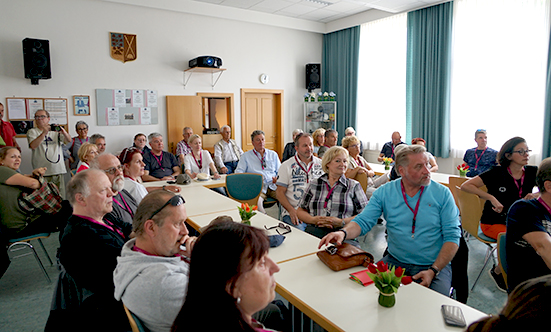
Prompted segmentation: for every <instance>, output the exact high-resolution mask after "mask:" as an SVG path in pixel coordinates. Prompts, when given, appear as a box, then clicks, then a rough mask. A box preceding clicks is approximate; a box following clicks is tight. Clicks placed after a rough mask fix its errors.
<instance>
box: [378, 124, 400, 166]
mask: <svg viewBox="0 0 551 332" xmlns="http://www.w3.org/2000/svg"><path fill="white" fill-rule="evenodd" d="M400 144H405V143H404V142H402V136H401V135H400V133H399V132H397V131H395V132H393V133H392V140H391V141H390V142H386V143H385V145H383V148H382V149H381V153H380V154H379V157H377V160H378V161H379V162H383V158H392V159H393V160H396V155H395V153H394V149H395V148H396V147H397V146H398V145H400Z"/></svg>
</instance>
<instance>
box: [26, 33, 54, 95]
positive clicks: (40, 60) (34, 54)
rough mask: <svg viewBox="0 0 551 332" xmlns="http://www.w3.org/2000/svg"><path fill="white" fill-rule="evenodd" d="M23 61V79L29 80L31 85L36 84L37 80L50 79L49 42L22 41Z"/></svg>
mask: <svg viewBox="0 0 551 332" xmlns="http://www.w3.org/2000/svg"><path fill="white" fill-rule="evenodd" d="M23 61H24V66H25V78H30V79H31V84H38V80H39V79H48V78H52V70H51V65H50V42H49V41H47V40H41V39H32V38H25V39H23Z"/></svg>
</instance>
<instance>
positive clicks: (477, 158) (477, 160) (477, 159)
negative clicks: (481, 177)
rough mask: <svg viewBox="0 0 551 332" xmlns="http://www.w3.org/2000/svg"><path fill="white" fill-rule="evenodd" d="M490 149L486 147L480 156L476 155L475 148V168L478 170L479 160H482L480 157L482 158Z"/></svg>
mask: <svg viewBox="0 0 551 332" xmlns="http://www.w3.org/2000/svg"><path fill="white" fill-rule="evenodd" d="M487 149H488V147H486V148H485V149H484V151H482V153H481V154H480V156H478V157H477V156H476V150H474V156H475V158H476V163H475V164H474V169H475V170H476V169H477V168H478V162H479V161H480V158H482V155H483V154H484V152H486V150H487Z"/></svg>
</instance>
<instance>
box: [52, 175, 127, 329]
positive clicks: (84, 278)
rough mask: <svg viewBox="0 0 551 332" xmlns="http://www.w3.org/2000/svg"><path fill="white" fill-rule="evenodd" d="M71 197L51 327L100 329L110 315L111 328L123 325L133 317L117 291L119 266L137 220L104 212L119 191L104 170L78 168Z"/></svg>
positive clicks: (68, 194)
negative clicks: (115, 218) (113, 217)
mask: <svg viewBox="0 0 551 332" xmlns="http://www.w3.org/2000/svg"><path fill="white" fill-rule="evenodd" d="M67 197H68V198H69V202H70V203H71V205H72V206H73V215H72V216H71V217H70V218H69V220H68V222H67V227H66V228H65V232H64V233H63V237H62V238H61V243H60V248H59V261H60V263H61V265H62V271H61V274H60V279H59V283H58V286H57V289H56V293H55V297H54V303H53V304H52V311H51V312H50V317H49V319H48V323H47V326H46V331H73V330H74V331H77V330H80V329H83V328H84V329H85V330H86V331H88V330H95V331H98V330H100V328H101V327H103V329H105V327H106V325H105V324H106V322H107V321H109V329H112V330H116V331H123V330H124V327H125V325H126V326H127V325H128V319H127V318H126V316H125V314H124V310H123V307H122V304H121V303H120V302H118V301H116V300H115V298H114V297H113V293H114V290H115V286H114V284H113V271H114V270H115V267H116V265H117V257H118V256H119V255H120V252H121V249H122V247H123V245H124V243H125V242H126V241H128V240H129V238H130V233H131V225H129V224H126V225H125V224H122V223H117V224H116V223H112V222H110V221H108V220H106V219H105V218H104V216H105V215H106V214H107V213H109V212H111V210H112V203H113V200H112V198H113V192H112V191H111V182H110V181H109V178H108V177H107V176H106V175H105V173H104V172H102V171H100V170H95V169H88V170H84V171H82V172H80V173H78V174H76V175H75V176H74V177H73V178H72V179H71V181H69V184H68V185H67ZM101 317H103V319H100V318H101Z"/></svg>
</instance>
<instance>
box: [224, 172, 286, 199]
mask: <svg viewBox="0 0 551 332" xmlns="http://www.w3.org/2000/svg"><path fill="white" fill-rule="evenodd" d="M263 181H264V180H263V178H262V175H260V174H256V173H234V174H229V175H228V176H226V192H227V193H228V197H230V198H231V199H234V200H236V201H238V202H241V203H248V204H249V205H251V206H252V205H257V204H258V197H260V193H262V185H263ZM276 202H277V201H276Z"/></svg>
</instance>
